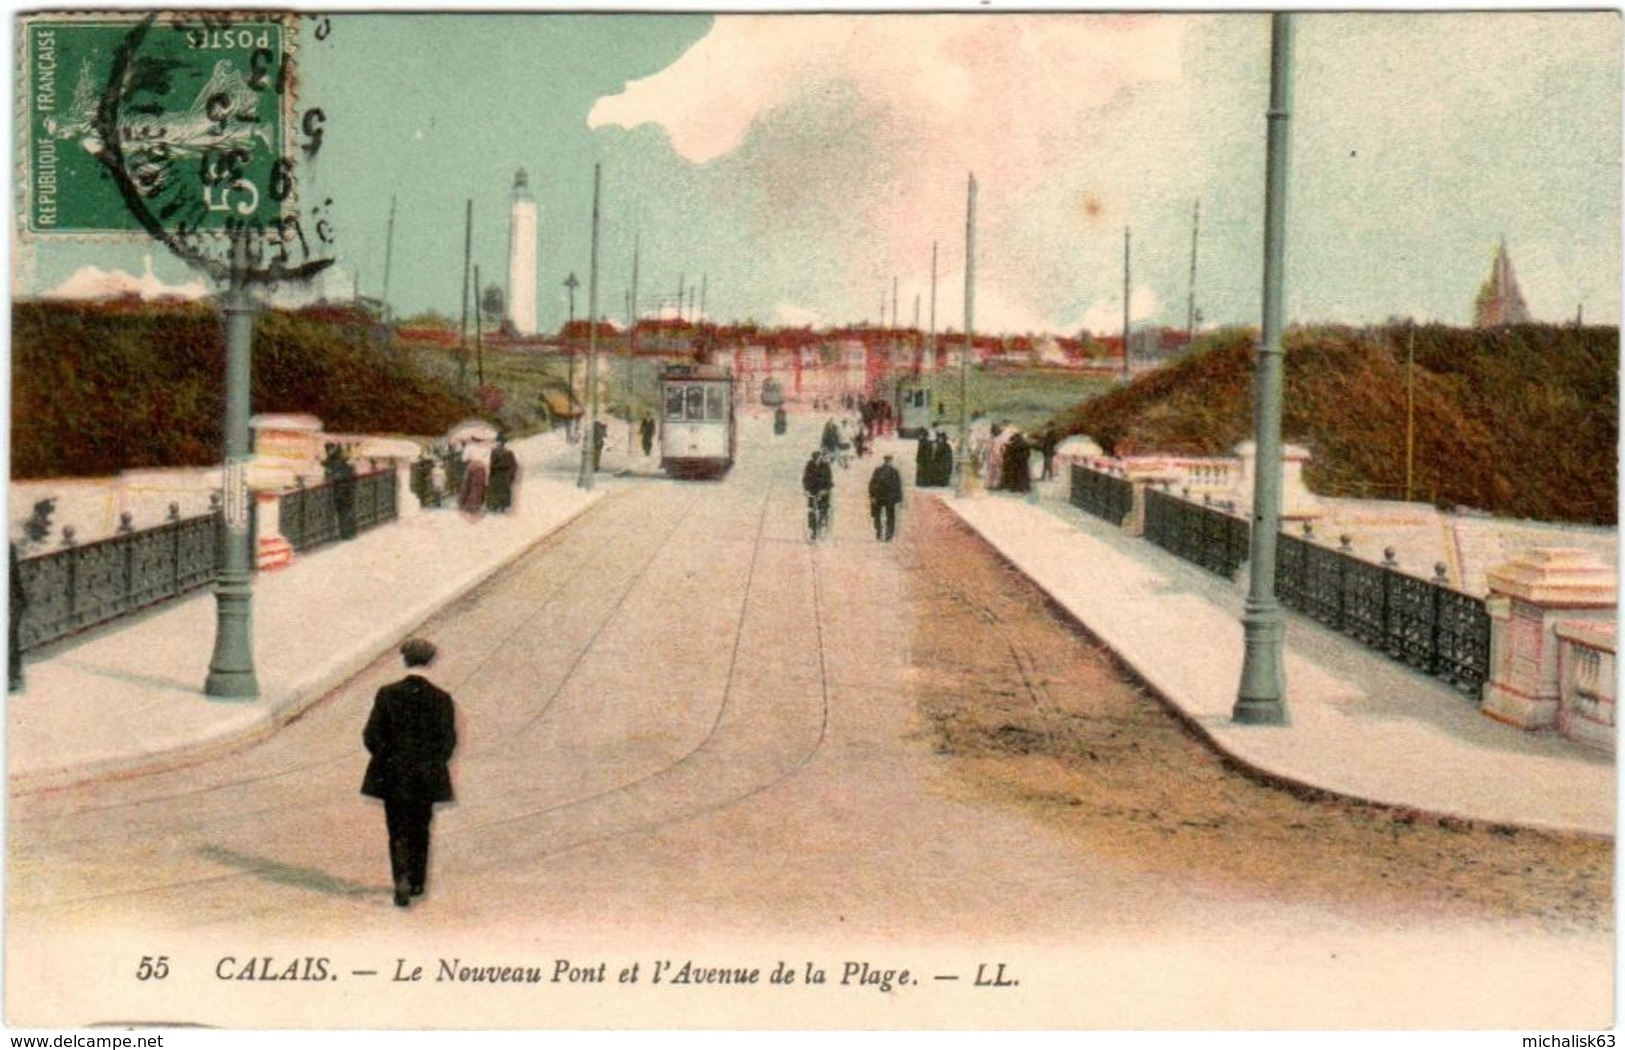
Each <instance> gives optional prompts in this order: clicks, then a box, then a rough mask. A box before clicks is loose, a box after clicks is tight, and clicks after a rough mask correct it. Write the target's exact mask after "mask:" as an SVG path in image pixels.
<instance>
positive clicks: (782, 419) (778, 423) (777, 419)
mask: <svg viewBox="0 0 1625 1050" xmlns="http://www.w3.org/2000/svg"><path fill="white" fill-rule="evenodd" d="M789 422H790V417H789V416H788V415H787V414H786V413H785V411H784V406H783V405H780V406H779V407H778V408H775V409H774V410H773V433H774V434H783V433H784V431H785V430H786V428H787V427H788V425H789Z"/></svg>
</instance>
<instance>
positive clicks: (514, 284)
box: [508, 168, 536, 336]
mask: <svg viewBox="0 0 1625 1050" xmlns="http://www.w3.org/2000/svg"><path fill="white" fill-rule="evenodd" d="M508 322H509V323H510V324H511V325H512V326H513V330H514V332H515V333H517V334H518V335H521V336H527V335H535V334H536V199H535V198H534V197H532V196H531V195H530V180H529V178H528V177H527V176H526V175H525V169H524V168H520V169H519V171H518V172H517V173H516V174H515V175H514V177H513V203H512V206H511V207H510V209H509V212H508Z"/></svg>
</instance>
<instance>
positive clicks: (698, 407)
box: [683, 386, 705, 419]
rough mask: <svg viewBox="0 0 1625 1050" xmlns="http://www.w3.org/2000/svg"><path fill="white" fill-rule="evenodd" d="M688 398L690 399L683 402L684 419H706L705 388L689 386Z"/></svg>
mask: <svg viewBox="0 0 1625 1050" xmlns="http://www.w3.org/2000/svg"><path fill="white" fill-rule="evenodd" d="M687 398H688V400H686V401H685V402H684V403H683V418H684V419H704V418H705V388H704V387H703V386H691V387H689V388H688V393H687Z"/></svg>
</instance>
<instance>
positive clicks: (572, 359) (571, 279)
mask: <svg viewBox="0 0 1625 1050" xmlns="http://www.w3.org/2000/svg"><path fill="white" fill-rule="evenodd" d="M564 287H565V288H566V289H568V290H569V292H570V323H569V324H567V325H565V327H564V339H563V340H561V341H562V342H563V343H564V367H565V369H566V372H565V375H567V376H568V377H569V378H568V379H567V380H566V381H565V382H566V383H567V384H568V385H567V386H566V388H565V389H566V393H567V396H566V400H567V401H569V404H568V405H566V406H565V407H566V408H568V409H570V410H572V411H573V410H574V409H575V400H576V355H575V350H574V349H573V348H572V347H571V346H570V340H571V339H572V338H573V337H574V336H575V324H576V289H577V288H579V287H581V282H580V281H578V280H576V273H575V271H574V270H571V271H570V276H568V277H566V278H565V279H564ZM572 418H573V417H572ZM574 433H575V424H574V423H573V422H567V423H566V424H565V434H566V436H569V437H572V438H573V436H574Z"/></svg>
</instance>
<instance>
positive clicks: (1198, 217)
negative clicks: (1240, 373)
mask: <svg viewBox="0 0 1625 1050" xmlns="http://www.w3.org/2000/svg"><path fill="white" fill-rule="evenodd" d="M1201 223H1202V202H1201V201H1197V202H1196V210H1195V211H1194V212H1192V213H1191V286H1190V298H1189V300H1188V301H1187V302H1186V303H1185V339H1186V344H1185V345H1187V346H1189V345H1190V344H1191V343H1194V342H1196V231H1197V229H1198V228H1199V227H1200V226H1201Z"/></svg>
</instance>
